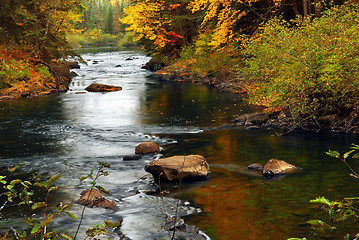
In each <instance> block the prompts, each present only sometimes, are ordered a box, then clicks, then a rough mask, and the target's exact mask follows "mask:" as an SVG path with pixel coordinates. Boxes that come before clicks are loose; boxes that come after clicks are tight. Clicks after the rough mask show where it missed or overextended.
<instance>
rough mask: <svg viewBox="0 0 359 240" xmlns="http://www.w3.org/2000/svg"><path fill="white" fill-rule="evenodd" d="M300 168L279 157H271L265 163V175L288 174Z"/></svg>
mask: <svg viewBox="0 0 359 240" xmlns="http://www.w3.org/2000/svg"><path fill="white" fill-rule="evenodd" d="M295 170H298V168H297V167H296V166H294V165H292V164H290V163H287V162H285V161H282V160H278V159H271V160H269V161H268V162H267V164H266V165H264V168H263V175H277V174H286V173H290V172H293V171H295Z"/></svg>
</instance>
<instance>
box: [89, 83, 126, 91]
mask: <svg viewBox="0 0 359 240" xmlns="http://www.w3.org/2000/svg"><path fill="white" fill-rule="evenodd" d="M85 90H86V91H88V92H115V91H120V90H122V87H119V86H113V85H106V84H100V83H93V84H91V85H90V86H88V87H87V88H85Z"/></svg>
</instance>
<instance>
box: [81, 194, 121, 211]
mask: <svg viewBox="0 0 359 240" xmlns="http://www.w3.org/2000/svg"><path fill="white" fill-rule="evenodd" d="M76 202H77V203H78V204H81V205H84V206H86V207H94V206H95V207H102V208H108V209H112V210H114V209H115V208H116V204H115V203H114V202H113V201H110V200H108V199H106V198H105V196H104V195H103V194H102V193H101V192H100V191H99V190H97V189H87V190H84V191H83V192H82V193H81V196H80V198H79V199H78V200H77V201H76Z"/></svg>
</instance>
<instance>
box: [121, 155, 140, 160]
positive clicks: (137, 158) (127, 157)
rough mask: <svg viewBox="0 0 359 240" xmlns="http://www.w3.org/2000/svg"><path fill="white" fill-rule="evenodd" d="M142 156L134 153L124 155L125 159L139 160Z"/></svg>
mask: <svg viewBox="0 0 359 240" xmlns="http://www.w3.org/2000/svg"><path fill="white" fill-rule="evenodd" d="M141 158H142V155H141V154H132V155H125V156H123V161H132V160H139V159H141Z"/></svg>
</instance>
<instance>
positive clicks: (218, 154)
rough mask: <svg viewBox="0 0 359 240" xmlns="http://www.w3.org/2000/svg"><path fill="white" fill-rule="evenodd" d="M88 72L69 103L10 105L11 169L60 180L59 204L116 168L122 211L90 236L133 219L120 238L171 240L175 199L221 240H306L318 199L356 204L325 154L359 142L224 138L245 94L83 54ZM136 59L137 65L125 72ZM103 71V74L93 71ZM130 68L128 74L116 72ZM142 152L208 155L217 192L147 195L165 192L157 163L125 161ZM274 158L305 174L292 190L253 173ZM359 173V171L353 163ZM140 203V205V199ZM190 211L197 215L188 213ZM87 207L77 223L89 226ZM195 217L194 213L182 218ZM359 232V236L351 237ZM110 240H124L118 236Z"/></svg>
mask: <svg viewBox="0 0 359 240" xmlns="http://www.w3.org/2000/svg"><path fill="white" fill-rule="evenodd" d="M83 57H84V59H85V60H89V61H88V63H89V64H88V65H87V66H85V65H84V66H82V67H81V69H79V70H76V72H77V73H78V74H79V75H80V76H79V77H77V78H75V79H74V80H73V82H72V84H71V86H70V88H71V91H69V92H68V93H66V94H62V95H59V96H48V97H42V98H37V99H25V100H19V101H11V102H0V169H2V170H4V169H6V167H7V166H9V165H11V164H16V163H20V162H25V163H27V165H26V166H25V167H24V168H23V169H24V170H23V171H25V172H33V171H38V172H39V173H40V174H41V175H42V176H45V177H46V176H51V175H54V174H61V175H62V178H60V180H59V185H60V190H59V191H58V192H57V193H55V195H54V197H53V199H52V200H53V201H52V202H53V203H54V204H56V202H57V201H59V200H63V201H74V200H75V199H77V198H78V196H79V193H80V192H81V191H82V190H83V189H84V188H86V186H87V185H86V184H88V183H83V184H80V183H79V181H78V178H79V177H80V176H83V175H87V174H88V173H89V171H90V170H91V168H93V167H96V164H97V162H98V161H106V162H109V163H110V164H111V169H110V170H109V176H107V177H106V178H102V179H101V180H100V185H102V186H104V187H106V188H108V189H109V190H110V191H111V192H112V193H113V196H111V197H110V198H111V199H112V200H114V201H115V202H116V204H117V206H118V209H117V210H116V211H114V212H111V211H109V210H103V209H87V210H86V216H85V223H84V227H83V230H84V229H86V228H87V227H89V226H93V225H95V224H97V223H99V222H101V221H103V220H104V219H108V218H109V219H112V220H116V219H118V218H120V217H123V218H124V222H123V226H122V228H121V231H122V232H123V234H125V235H127V236H128V237H129V238H131V239H133V240H135V239H139V240H142V239H166V238H168V237H167V235H166V233H165V232H164V231H163V203H165V205H168V206H167V207H165V209H167V210H168V211H171V210H170V209H171V206H175V205H176V198H180V199H182V200H184V201H188V202H189V203H190V205H191V206H192V208H190V209H189V212H190V213H193V214H191V215H190V216H187V217H185V218H186V223H188V224H194V225H196V226H198V227H199V228H200V229H201V230H203V231H204V232H205V233H206V234H207V235H209V236H210V237H211V239H220V240H222V239H248V237H249V236H250V237H251V239H287V238H289V237H303V236H304V235H306V234H307V233H308V231H309V227H308V226H307V225H306V224H305V223H306V221H308V220H310V219H315V218H317V217H319V215H318V214H319V213H320V210H319V209H318V208H316V207H314V206H312V205H310V204H309V200H310V199H313V198H315V197H316V196H322V195H324V196H327V197H329V198H332V199H338V198H341V197H344V196H352V195H355V194H356V193H357V189H358V188H357V186H358V185H357V182H356V180H354V179H352V178H350V177H349V176H348V170H347V169H346V167H345V166H344V165H343V164H342V163H340V162H338V161H335V160H333V159H330V158H329V157H327V156H326V155H325V151H327V150H328V149H332V150H339V151H344V150H347V149H348V146H350V144H351V143H355V142H356V143H358V142H359V139H358V137H357V136H353V135H343V134H316V133H293V134H289V135H286V136H282V137H275V136H273V132H271V131H268V130H247V131H246V130H244V129H242V128H240V127H236V128H230V129H215V127H217V126H220V125H221V124H224V123H228V122H230V120H231V119H233V118H234V117H235V116H237V115H239V114H242V113H245V112H249V111H250V109H249V108H248V107H247V106H246V105H245V104H244V103H243V101H242V99H241V98H240V97H239V96H238V95H232V94H229V93H220V92H217V91H216V90H214V89H211V88H208V87H207V86H203V85H194V84H183V83H182V84H180V83H171V82H160V81H159V80H158V79H157V78H156V77H154V76H153V75H152V74H151V73H150V72H148V71H146V70H141V69H140V67H141V65H142V64H144V63H145V62H147V61H148V60H149V58H148V57H145V56H143V55H142V54H140V53H136V52H125V51H121V52H106V53H105V52H102V53H93V54H91V53H88V54H84V55H83ZM128 57H133V60H130V61H126V60H125V59H126V58H128ZM93 60H97V61H98V62H99V63H98V64H92V61H93ZM116 65H121V67H115V66H116ZM93 82H98V83H106V84H113V85H119V86H121V87H122V88H123V90H122V91H120V92H113V93H106V94H102V93H83V92H84V88H85V87H86V86H88V85H90V84H91V83H93ZM143 141H155V142H157V143H158V144H160V145H161V146H162V147H163V151H162V152H161V154H162V155H163V156H165V157H166V156H171V155H174V154H201V155H203V156H205V157H206V159H207V160H208V162H209V164H210V168H211V174H210V178H209V179H208V180H207V181H204V182H200V183H195V184H185V185H183V186H181V189H180V190H179V189H178V187H171V186H169V190H170V191H171V193H170V194H169V195H168V197H166V198H165V200H164V201H163V200H162V199H161V198H159V197H158V196H155V195H146V194H145V193H143V192H142V191H143V190H149V189H154V185H153V183H152V180H151V178H148V177H143V176H146V173H145V171H144V170H143V167H144V165H145V164H146V163H148V162H150V161H151V160H152V156H146V157H144V158H143V159H141V160H139V161H134V162H124V161H122V157H123V156H124V155H128V154H133V153H134V148H135V146H136V145H137V144H138V143H140V142H143ZM270 158H278V159H282V160H286V161H288V162H290V163H292V164H294V165H297V166H299V167H301V168H303V171H302V172H301V173H297V174H293V175H289V176H286V177H285V178H282V179H273V180H271V181H268V180H264V179H263V178H262V177H261V176H260V175H258V174H255V173H254V174H253V173H252V172H248V171H247V170H246V166H247V165H249V164H250V163H253V162H260V163H263V164H264V163H265V162H266V161H267V160H269V159H270ZM353 167H354V168H357V169H359V164H358V163H357V162H353ZM137 191H139V192H141V193H140V194H136V192H137ZM187 208H189V207H187ZM5 210H6V211H2V212H0V213H1V215H0V218H1V221H0V230H1V232H4V231H6V230H7V229H8V228H9V227H11V226H16V225H17V222H18V219H19V218H20V217H21V216H22V215H23V214H19V212H18V211H16V212H14V211H12V209H11V208H10V209H5ZM80 210H81V209H80V207H79V206H76V205H75V207H74V209H73V212H74V213H75V214H76V215H79V212H80ZM183 215H186V213H183ZM56 226H57V227H58V228H61V229H65V231H67V232H69V234H73V232H74V229H75V228H74V223H73V221H71V220H68V218H65V217H64V218H59V219H58V220H57V222H56ZM351 230H352V231H353V232H355V231H358V230H359V228H358V226H354V227H352V229H351ZM111 238H116V237H115V235H113V236H111Z"/></svg>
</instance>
